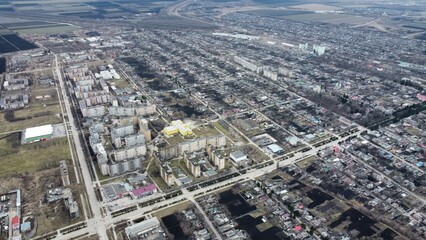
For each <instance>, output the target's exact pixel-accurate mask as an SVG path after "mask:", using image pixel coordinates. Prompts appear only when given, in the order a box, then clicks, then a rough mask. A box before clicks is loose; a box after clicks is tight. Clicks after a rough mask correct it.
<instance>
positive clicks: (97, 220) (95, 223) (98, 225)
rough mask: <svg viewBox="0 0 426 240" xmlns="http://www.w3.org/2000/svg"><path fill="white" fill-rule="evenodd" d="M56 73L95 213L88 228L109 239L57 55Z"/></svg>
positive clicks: (101, 237)
mask: <svg viewBox="0 0 426 240" xmlns="http://www.w3.org/2000/svg"><path fill="white" fill-rule="evenodd" d="M55 71H56V75H57V77H58V81H59V87H60V89H61V93H62V97H63V103H64V105H65V110H66V113H67V116H66V117H67V118H68V120H69V124H70V127H71V133H72V136H73V139H74V144H75V150H76V153H77V160H78V162H79V165H80V168H81V174H82V178H83V182H84V186H85V188H86V192H87V196H88V200H89V204H90V206H91V209H92V213H93V219H89V220H88V221H87V227H88V228H93V229H95V230H96V231H95V232H96V233H97V234H98V236H99V238H100V239H108V237H107V234H106V227H105V226H106V224H104V222H103V218H102V213H101V208H100V203H99V202H98V199H97V198H96V193H95V189H94V188H93V186H92V179H91V177H90V172H89V168H88V166H87V162H86V158H85V155H84V153H83V145H82V144H81V141H80V136H79V132H78V130H77V127H76V126H75V116H74V113H73V111H72V110H71V106H70V103H71V99H70V98H69V97H68V94H67V91H66V87H67V86H66V84H65V81H64V79H63V77H62V73H61V66H60V63H59V61H58V56H57V55H56V54H55ZM64 117H65V116H64ZM80 207H81V206H80ZM59 238H63V239H69V238H68V236H66V237H65V238H64V236H59Z"/></svg>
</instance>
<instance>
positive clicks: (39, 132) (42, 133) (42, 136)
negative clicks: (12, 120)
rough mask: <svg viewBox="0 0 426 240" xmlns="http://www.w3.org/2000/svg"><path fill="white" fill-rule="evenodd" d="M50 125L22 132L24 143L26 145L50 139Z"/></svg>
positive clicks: (51, 131)
mask: <svg viewBox="0 0 426 240" xmlns="http://www.w3.org/2000/svg"><path fill="white" fill-rule="evenodd" d="M52 134H53V127H52V125H43V126H38V127H33V128H27V129H26V130H25V132H24V137H25V141H26V142H27V143H31V142H38V141H43V140H47V139H49V138H50V137H52Z"/></svg>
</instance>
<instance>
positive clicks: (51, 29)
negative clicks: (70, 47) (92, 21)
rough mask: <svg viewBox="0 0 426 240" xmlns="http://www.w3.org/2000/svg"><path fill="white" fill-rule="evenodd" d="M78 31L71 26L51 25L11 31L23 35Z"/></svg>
mask: <svg viewBox="0 0 426 240" xmlns="http://www.w3.org/2000/svg"><path fill="white" fill-rule="evenodd" d="M77 29H80V28H79V27H76V26H71V25H61V26H60V25H52V26H43V27H28V28H16V29H13V31H14V32H17V33H19V34H25V33H39V34H43V33H66V32H72V31H74V30H77Z"/></svg>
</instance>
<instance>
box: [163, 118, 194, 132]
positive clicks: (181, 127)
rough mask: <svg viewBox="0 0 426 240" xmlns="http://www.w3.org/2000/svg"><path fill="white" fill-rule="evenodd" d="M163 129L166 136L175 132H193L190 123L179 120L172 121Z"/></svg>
mask: <svg viewBox="0 0 426 240" xmlns="http://www.w3.org/2000/svg"><path fill="white" fill-rule="evenodd" d="M163 131H164V133H165V134H166V135H167V136H172V135H174V134H176V133H180V134H181V135H182V136H188V135H191V134H193V132H192V125H191V124H190V123H183V122H182V121H181V120H176V121H172V122H171V125H170V126H168V127H165V128H164V130H163Z"/></svg>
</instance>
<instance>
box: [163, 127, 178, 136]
mask: <svg viewBox="0 0 426 240" xmlns="http://www.w3.org/2000/svg"><path fill="white" fill-rule="evenodd" d="M163 132H164V133H165V134H166V135H167V136H173V135H175V134H176V133H178V132H179V130H178V129H177V128H176V127H174V126H169V127H165V128H164V129H163Z"/></svg>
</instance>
